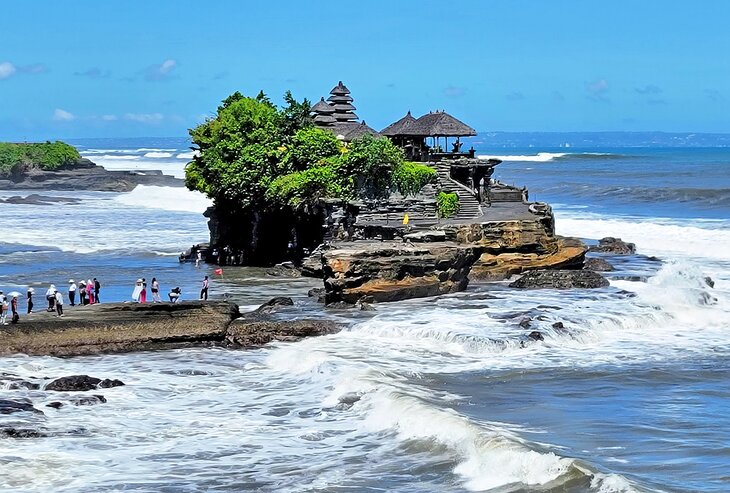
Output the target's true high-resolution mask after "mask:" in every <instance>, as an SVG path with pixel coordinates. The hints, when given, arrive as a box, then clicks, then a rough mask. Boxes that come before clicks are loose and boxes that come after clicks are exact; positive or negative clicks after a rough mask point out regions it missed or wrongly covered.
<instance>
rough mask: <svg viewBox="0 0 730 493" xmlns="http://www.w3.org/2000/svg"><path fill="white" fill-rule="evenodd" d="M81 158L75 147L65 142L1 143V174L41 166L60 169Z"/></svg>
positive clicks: (41, 167) (45, 169) (43, 168)
mask: <svg viewBox="0 0 730 493" xmlns="http://www.w3.org/2000/svg"><path fill="white" fill-rule="evenodd" d="M80 158H81V156H80V155H79V152H78V151H77V150H76V148H75V147H73V146H70V145H68V144H66V143H64V142H60V141H56V142H42V143H23V144H11V143H0V174H3V175H7V174H13V173H16V172H22V171H27V170H30V169H32V168H39V169H42V170H44V171H51V170H54V169H58V168H59V167H61V166H64V165H70V164H73V163H75V162H76V161H78V160H79V159H80Z"/></svg>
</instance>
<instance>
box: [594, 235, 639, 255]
mask: <svg viewBox="0 0 730 493" xmlns="http://www.w3.org/2000/svg"><path fill="white" fill-rule="evenodd" d="M588 251H590V252H601V253H613V254H615V255H633V254H635V253H636V245H634V244H633V243H627V242H625V241H623V240H622V239H621V238H613V237H611V236H607V237H606V238H601V239H600V240H598V245H593V246H592V247H591V248H590V249H589V250H588Z"/></svg>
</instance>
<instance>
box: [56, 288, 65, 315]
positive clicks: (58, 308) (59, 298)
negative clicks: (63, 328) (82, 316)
mask: <svg viewBox="0 0 730 493" xmlns="http://www.w3.org/2000/svg"><path fill="white" fill-rule="evenodd" d="M54 297H55V298H56V315H58V316H59V317H63V294H61V292H60V291H59V290H56V293H55V294H54Z"/></svg>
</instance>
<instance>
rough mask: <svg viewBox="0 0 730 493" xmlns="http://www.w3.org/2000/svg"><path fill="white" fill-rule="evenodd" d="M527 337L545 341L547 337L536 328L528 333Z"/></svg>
mask: <svg viewBox="0 0 730 493" xmlns="http://www.w3.org/2000/svg"><path fill="white" fill-rule="evenodd" d="M527 337H529V338H530V339H532V340H533V341H544V340H545V337H544V336H543V335H542V333H541V332H538V331H536V330H533V331H532V332H530V333H529V334H527Z"/></svg>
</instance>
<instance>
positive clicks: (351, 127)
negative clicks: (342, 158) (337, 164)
mask: <svg viewBox="0 0 730 493" xmlns="http://www.w3.org/2000/svg"><path fill="white" fill-rule="evenodd" d="M328 130H332V132H333V133H334V134H335V135H336V136H338V137H339V136H342V139H343V140H344V141H346V142H351V141H352V140H354V139H357V138H359V137H362V136H363V135H372V136H373V137H380V134H379V133H378V132H377V131H376V130H374V129H372V128H370V127H369V126H368V125H367V124H366V123H365V122H340V123H338V124H336V125H335V126H334V127H332V128H329V129H328Z"/></svg>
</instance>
